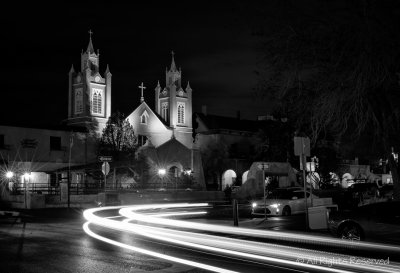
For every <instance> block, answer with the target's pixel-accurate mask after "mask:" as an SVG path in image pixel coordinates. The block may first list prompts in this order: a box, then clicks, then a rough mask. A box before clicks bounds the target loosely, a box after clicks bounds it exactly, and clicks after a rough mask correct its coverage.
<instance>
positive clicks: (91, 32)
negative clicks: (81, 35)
mask: <svg viewBox="0 0 400 273" xmlns="http://www.w3.org/2000/svg"><path fill="white" fill-rule="evenodd" d="M88 32H89V36H90V39H92V34H93V31H92V30H91V29H89V31H88Z"/></svg>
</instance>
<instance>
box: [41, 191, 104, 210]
mask: <svg viewBox="0 0 400 273" xmlns="http://www.w3.org/2000/svg"><path fill="white" fill-rule="evenodd" d="M98 199H99V197H98V195H97V194H82V195H70V197H69V201H70V207H74V208H91V207H95V206H97V204H98ZM67 206H68V202H65V201H62V200H61V198H60V196H59V195H47V196H46V204H45V207H46V208H59V207H64V208H65V207H67Z"/></svg>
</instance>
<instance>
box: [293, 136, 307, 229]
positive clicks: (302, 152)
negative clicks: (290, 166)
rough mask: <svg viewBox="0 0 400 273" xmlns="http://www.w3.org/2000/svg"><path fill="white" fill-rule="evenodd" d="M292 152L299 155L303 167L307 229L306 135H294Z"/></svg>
mask: <svg viewBox="0 0 400 273" xmlns="http://www.w3.org/2000/svg"><path fill="white" fill-rule="evenodd" d="M293 142H294V154H295V155H297V156H299V157H300V164H301V167H302V169H303V184H304V203H305V204H304V207H305V210H306V229H307V230H308V205H307V186H306V184H307V179H306V168H307V167H306V166H307V162H306V160H307V156H310V139H309V138H308V137H294V141H293Z"/></svg>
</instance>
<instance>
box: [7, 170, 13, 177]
mask: <svg viewBox="0 0 400 273" xmlns="http://www.w3.org/2000/svg"><path fill="white" fill-rule="evenodd" d="M6 177H7V178H8V179H11V178H13V177H14V173H13V172H12V171H8V172H6Z"/></svg>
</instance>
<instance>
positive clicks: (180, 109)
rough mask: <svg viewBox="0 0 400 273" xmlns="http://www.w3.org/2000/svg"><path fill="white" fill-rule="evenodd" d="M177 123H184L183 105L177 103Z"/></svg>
mask: <svg viewBox="0 0 400 273" xmlns="http://www.w3.org/2000/svg"><path fill="white" fill-rule="evenodd" d="M178 123H180V124H184V123H185V103H184V102H178Z"/></svg>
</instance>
